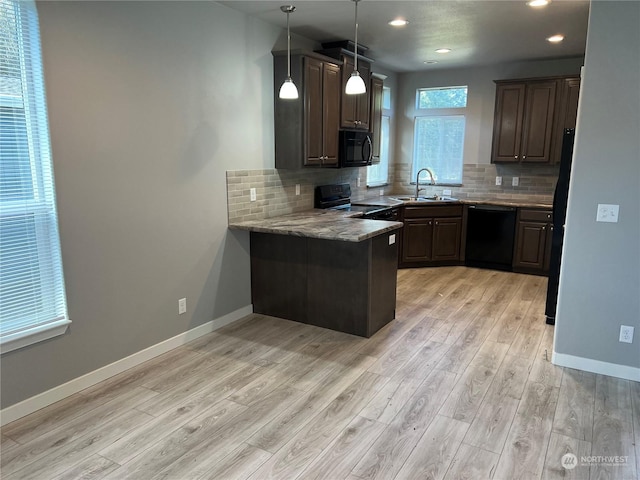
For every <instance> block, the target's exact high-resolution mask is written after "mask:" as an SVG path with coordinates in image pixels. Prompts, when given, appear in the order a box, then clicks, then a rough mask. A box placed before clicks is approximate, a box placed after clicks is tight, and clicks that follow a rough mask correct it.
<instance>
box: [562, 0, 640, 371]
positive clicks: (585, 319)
mask: <svg viewBox="0 0 640 480" xmlns="http://www.w3.org/2000/svg"><path fill="white" fill-rule="evenodd" d="M638 25H640V3H639V2H604V1H602V2H601V1H595V2H592V5H591V14H590V20H589V32H588V36H587V52H586V57H585V71H584V76H583V79H582V86H581V91H580V107H579V110H578V126H577V129H576V142H575V150H574V161H573V169H572V179H571V188H570V194H569V211H568V216H567V223H566V236H565V248H564V258H563V265H562V272H561V280H560V297H559V304H558V314H557V324H556V340H555V351H556V352H558V353H563V354H568V355H574V356H577V357H583V358H587V359H592V360H599V361H603V362H609V363H614V364H619V365H626V366H630V367H636V368H638V367H640V303H639V298H640V213H639V207H640V195H639V192H640V153H639V152H640V135H639V132H640V88H639V86H640V33H639V29H638ZM598 203H608V204H619V205H620V217H619V222H618V223H596V221H595V218H596V208H597V204H598ZM621 324H625V325H631V326H634V327H635V338H634V343H633V344H625V343H619V342H618V335H619V330H620V325H621Z"/></svg>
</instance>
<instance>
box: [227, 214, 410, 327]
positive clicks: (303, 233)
mask: <svg viewBox="0 0 640 480" xmlns="http://www.w3.org/2000/svg"><path fill="white" fill-rule="evenodd" d="M401 227H402V223H400V222H387V221H378V220H362V219H358V218H353V217H351V216H350V215H349V214H345V213H341V212H336V211H327V210H308V211H304V212H299V213H294V214H289V215H282V216H278V217H273V218H266V219H261V220H249V221H244V222H237V223H230V224H229V228H232V229H242V230H248V231H250V232H251V233H250V241H251V297H252V303H253V309H254V312H256V313H262V314H265V315H271V316H275V317H280V318H286V319H289V320H295V321H298V322H302V323H308V324H311V325H316V326H320V327H325V328H330V329H333V330H339V331H342V332H346V333H351V334H354V335H360V336H364V337H370V336H371V335H373V334H374V333H375V332H377V331H378V330H379V329H380V328H382V327H383V326H384V325H386V324H387V323H389V322H390V321H391V320H393V319H394V318H395V306H396V271H397V258H398V245H397V241H396V232H397V230H398V229H400V228H401Z"/></svg>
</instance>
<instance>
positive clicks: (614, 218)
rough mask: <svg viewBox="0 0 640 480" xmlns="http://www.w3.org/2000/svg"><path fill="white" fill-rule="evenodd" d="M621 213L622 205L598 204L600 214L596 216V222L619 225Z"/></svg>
mask: <svg viewBox="0 0 640 480" xmlns="http://www.w3.org/2000/svg"><path fill="white" fill-rule="evenodd" d="M619 211H620V205H605V204H602V203H599V204H598V213H597V215H596V222H610V223H618V213H619Z"/></svg>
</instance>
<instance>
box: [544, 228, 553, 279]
mask: <svg viewBox="0 0 640 480" xmlns="http://www.w3.org/2000/svg"><path fill="white" fill-rule="evenodd" d="M552 242H553V224H552V223H548V224H547V234H546V236H545V248H544V265H543V266H542V268H543V270H544V271H545V272H547V273H548V272H549V267H550V266H551V244H552Z"/></svg>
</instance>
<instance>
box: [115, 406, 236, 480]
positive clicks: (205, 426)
mask: <svg viewBox="0 0 640 480" xmlns="http://www.w3.org/2000/svg"><path fill="white" fill-rule="evenodd" d="M247 409H248V407H245V406H244V405H239V404H237V403H233V402H229V401H223V402H220V403H218V404H217V405H215V407H214V408H211V409H208V410H207V411H206V412H205V413H204V414H202V415H200V416H198V417H196V418H194V419H192V420H191V421H189V422H188V423H187V424H185V425H183V426H182V427H180V428H179V429H178V430H175V431H173V432H172V433H171V434H169V435H166V436H164V437H159V438H158V439H157V441H156V442H154V443H153V444H151V445H149V448H147V449H146V450H144V451H142V452H141V453H140V454H139V455H137V456H135V457H134V458H133V459H131V460H130V461H128V462H127V463H125V464H124V465H122V466H121V467H120V468H119V469H117V470H115V471H114V472H112V473H111V474H110V475H108V476H107V477H105V478H107V479H109V480H119V479H123V478H127V479H128V478H135V479H136V480H142V479H149V478H154V477H155V476H157V475H159V474H160V473H161V472H162V470H163V469H164V468H166V467H168V466H170V465H172V464H174V463H175V462H177V461H178V460H179V459H180V458H181V457H182V456H184V455H185V454H186V453H187V452H189V451H191V449H192V448H195V447H197V446H198V445H200V444H201V443H202V442H204V441H207V440H208V439H209V438H211V437H212V436H213V435H215V434H217V432H218V431H220V430H221V429H222V428H223V427H224V426H225V425H227V424H228V423H229V422H231V421H233V419H234V418H236V417H237V416H239V415H240V414H242V413H243V412H245V411H246V410H247Z"/></svg>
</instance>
